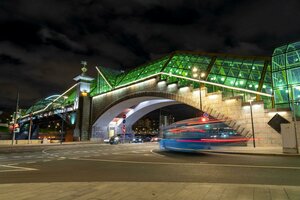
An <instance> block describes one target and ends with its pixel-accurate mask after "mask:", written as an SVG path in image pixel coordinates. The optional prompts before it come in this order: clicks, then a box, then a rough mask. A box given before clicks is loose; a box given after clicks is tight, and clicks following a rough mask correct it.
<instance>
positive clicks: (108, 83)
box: [96, 66, 113, 88]
mask: <svg viewBox="0 0 300 200" xmlns="http://www.w3.org/2000/svg"><path fill="white" fill-rule="evenodd" d="M96 70H97V71H98V73H99V74H100V75H101V76H102V78H103V79H104V81H105V82H106V83H107V84H108V86H109V87H110V88H113V87H112V86H111V84H109V82H108V81H107V79H106V78H105V76H104V75H103V74H102V72H101V71H100V70H99V68H98V67H97V66H96Z"/></svg>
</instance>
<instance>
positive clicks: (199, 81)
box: [160, 72, 273, 97]
mask: <svg viewBox="0 0 300 200" xmlns="http://www.w3.org/2000/svg"><path fill="white" fill-rule="evenodd" d="M160 74H164V75H167V76H173V77H176V78H182V79H186V80H190V81H195V82H198V83H205V84H208V85H215V86H219V87H223V88H228V89H232V90H238V91H243V92H248V93H252V94H259V95H262V96H266V97H272V96H273V95H271V94H266V93H262V92H255V91H252V90H247V89H243V88H238V87H232V86H227V85H222V84H219V83H212V82H208V81H204V80H199V79H194V78H188V77H183V76H178V75H174V74H167V73H164V72H161V73H160Z"/></svg>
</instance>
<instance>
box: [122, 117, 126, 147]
mask: <svg viewBox="0 0 300 200" xmlns="http://www.w3.org/2000/svg"><path fill="white" fill-rule="evenodd" d="M122 123H123V126H122V132H123V144H124V143H125V133H126V125H125V123H126V114H124V115H123V122H122Z"/></svg>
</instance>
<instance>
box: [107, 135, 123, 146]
mask: <svg viewBox="0 0 300 200" xmlns="http://www.w3.org/2000/svg"><path fill="white" fill-rule="evenodd" d="M119 143H120V138H119V137H118V136H112V137H111V138H110V139H109V144H119Z"/></svg>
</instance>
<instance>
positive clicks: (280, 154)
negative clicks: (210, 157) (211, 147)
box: [201, 150, 300, 157]
mask: <svg viewBox="0 0 300 200" xmlns="http://www.w3.org/2000/svg"><path fill="white" fill-rule="evenodd" d="M201 152H205V153H216V154H217V153H222V154H240V155H243V154H244V155H255V156H282V157H286V156H287V157H300V154H284V153H257V152H233V151H208V150H203V151H201Z"/></svg>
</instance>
